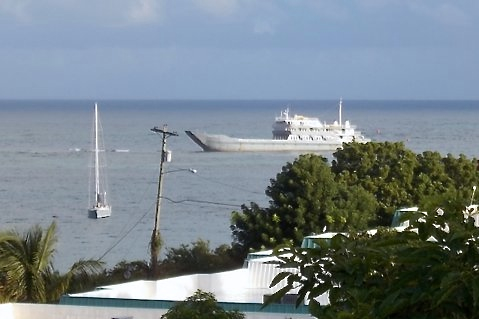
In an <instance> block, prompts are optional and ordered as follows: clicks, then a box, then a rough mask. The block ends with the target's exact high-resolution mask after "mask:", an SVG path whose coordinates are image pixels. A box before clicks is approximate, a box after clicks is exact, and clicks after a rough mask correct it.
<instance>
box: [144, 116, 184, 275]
mask: <svg viewBox="0 0 479 319" xmlns="http://www.w3.org/2000/svg"><path fill="white" fill-rule="evenodd" d="M151 131H152V132H155V133H158V134H161V135H162V142H161V158H160V173H159V175H158V193H157V197H156V211H155V226H154V227H153V232H152V234H151V242H150V255H151V260H150V278H151V279H156V278H157V277H158V257H159V254H160V248H161V237H160V209H161V197H162V186H163V185H162V184H163V164H164V162H165V161H168V159H167V155H168V154H167V151H166V139H167V138H168V137H170V136H178V134H177V133H176V132H168V126H167V125H166V124H165V125H163V129H160V128H158V127H157V126H155V127H154V128H152V129H151Z"/></svg>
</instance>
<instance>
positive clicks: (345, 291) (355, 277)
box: [271, 205, 479, 319]
mask: <svg viewBox="0 0 479 319" xmlns="http://www.w3.org/2000/svg"><path fill="white" fill-rule="evenodd" d="M473 217H475V219H477V205H476V206H475V208H473V209H472V214H471V211H467V210H464V211H463V212H461V211H454V210H452V211H448V212H444V211H443V210H442V209H437V210H436V211H435V212H433V213H429V214H423V213H418V212H415V213H412V212H411V213H408V216H406V218H407V219H408V220H409V222H410V226H409V227H408V228H407V229H405V230H404V231H401V232H398V231H396V230H392V229H386V228H384V229H380V230H378V232H377V233H371V232H369V233H366V232H363V233H359V234H358V233H349V234H348V235H343V234H338V235H336V236H334V237H333V238H332V240H331V241H330V242H324V241H323V242H321V243H319V242H318V245H319V246H318V247H317V248H309V249H301V248H295V247H282V248H278V249H277V251H276V254H277V256H278V257H279V259H280V260H281V264H282V265H283V266H284V267H288V268H296V269H298V270H299V272H298V273H292V272H287V271H285V272H283V273H281V274H280V275H278V276H277V277H276V278H275V279H274V281H273V283H272V286H274V285H276V284H277V283H278V282H280V281H281V280H283V279H286V280H287V285H286V286H285V287H284V288H283V289H281V290H279V291H278V292H277V293H276V294H275V295H274V296H273V298H272V299H271V300H272V301H273V300H275V299H278V298H281V297H282V296H283V295H284V294H285V293H287V292H289V291H291V289H293V288H295V289H298V287H299V289H298V304H299V303H300V302H301V301H302V300H308V301H309V305H310V311H311V314H312V315H314V316H316V317H318V318H378V319H381V318H384V319H386V318H424V319H426V318H431V319H432V318H457V319H459V318H460V319H462V318H464V319H466V318H479V280H478V275H479V273H478V272H479V269H478V267H477V261H478V260H479V242H478V240H477V239H478V238H479V228H477V226H479V224H477V222H476V225H475V224H474V222H475V219H474V218H473ZM324 293H328V294H329V304H327V305H319V304H318V303H317V302H316V300H317V299H316V298H317V297H318V296H320V295H322V294H324Z"/></svg>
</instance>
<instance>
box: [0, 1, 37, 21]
mask: <svg viewBox="0 0 479 319" xmlns="http://www.w3.org/2000/svg"><path fill="white" fill-rule="evenodd" d="M28 4H29V1H28V0H0V17H1V16H7V17H11V18H13V19H14V20H15V21H17V22H21V23H28V22H29V21H30V19H31V18H30V14H29V13H28V10H27V7H28Z"/></svg>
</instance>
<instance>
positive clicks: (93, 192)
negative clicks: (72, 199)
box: [88, 103, 111, 218]
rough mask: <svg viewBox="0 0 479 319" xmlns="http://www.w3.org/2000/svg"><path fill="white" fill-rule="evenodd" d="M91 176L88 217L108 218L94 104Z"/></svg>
mask: <svg viewBox="0 0 479 319" xmlns="http://www.w3.org/2000/svg"><path fill="white" fill-rule="evenodd" d="M93 139H94V141H93V146H94V149H93V162H94V163H93V168H92V169H93V174H90V179H91V178H92V175H94V176H93V177H94V180H93V181H90V195H89V196H90V208H89V209H88V217H90V218H105V217H110V215H111V207H110V205H109V204H108V200H107V192H106V189H107V185H106V177H105V175H104V174H101V170H102V169H103V167H104V165H105V163H104V157H105V149H104V148H103V139H102V134H101V125H100V119H99V117H98V105H97V103H95V119H94V124H93ZM100 174H101V175H100Z"/></svg>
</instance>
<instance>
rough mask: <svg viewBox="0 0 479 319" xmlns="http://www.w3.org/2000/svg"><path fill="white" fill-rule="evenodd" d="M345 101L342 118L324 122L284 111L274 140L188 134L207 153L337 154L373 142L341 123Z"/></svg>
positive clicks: (275, 127) (347, 123)
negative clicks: (350, 145)
mask: <svg viewBox="0 0 479 319" xmlns="http://www.w3.org/2000/svg"><path fill="white" fill-rule="evenodd" d="M341 113H342V100H340V101H339V119H338V121H334V122H333V123H329V124H328V123H323V122H321V121H320V120H319V118H316V117H306V116H303V115H294V116H290V115H289V109H288V108H287V109H286V110H284V111H282V112H281V115H280V116H278V117H276V119H275V121H274V123H273V138H272V139H245V138H236V137H230V136H226V135H212V134H206V133H199V132H192V131H185V132H186V135H188V136H189V137H190V138H191V139H192V140H193V141H194V142H195V143H196V144H198V145H199V146H200V147H201V148H202V149H203V150H204V151H206V152H285V151H301V152H321V151H335V150H337V149H338V148H341V147H342V145H343V143H351V142H358V143H366V142H369V141H371V140H370V139H368V138H366V137H364V136H363V135H361V132H360V131H358V130H356V127H355V126H354V125H351V123H350V122H349V121H345V122H344V123H343V122H342V118H341Z"/></svg>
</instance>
